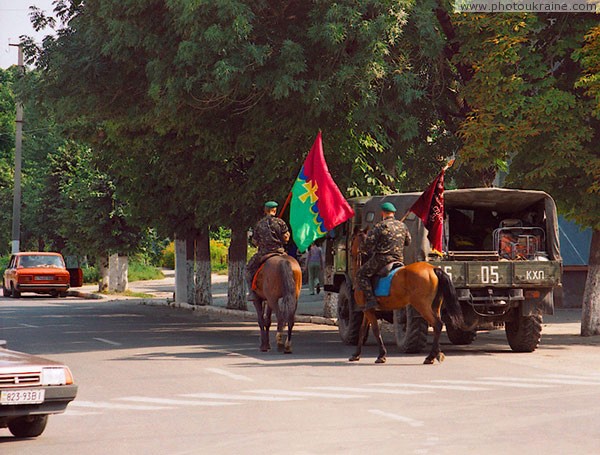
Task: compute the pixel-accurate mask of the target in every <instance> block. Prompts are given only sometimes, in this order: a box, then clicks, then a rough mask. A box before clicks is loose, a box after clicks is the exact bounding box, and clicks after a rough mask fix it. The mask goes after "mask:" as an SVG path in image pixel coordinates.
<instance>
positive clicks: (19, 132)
mask: <svg viewBox="0 0 600 455" xmlns="http://www.w3.org/2000/svg"><path fill="white" fill-rule="evenodd" d="M9 46H15V47H17V49H18V50H19V52H18V55H19V57H18V65H19V70H20V71H21V74H23V71H24V65H23V47H22V46H21V45H20V44H9ZM22 146H23V103H21V101H19V100H17V118H16V128H15V184H14V185H15V186H14V191H13V219H12V252H13V254H14V253H18V252H19V247H20V245H19V244H20V241H21V161H22V157H21V156H22Z"/></svg>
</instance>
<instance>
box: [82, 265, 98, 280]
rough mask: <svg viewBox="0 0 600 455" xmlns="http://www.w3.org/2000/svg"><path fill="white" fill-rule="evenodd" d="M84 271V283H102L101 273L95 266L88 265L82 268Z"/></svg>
mask: <svg viewBox="0 0 600 455" xmlns="http://www.w3.org/2000/svg"><path fill="white" fill-rule="evenodd" d="M81 270H82V271H83V282H84V283H97V282H98V281H100V273H99V272H98V268H97V267H96V266H95V265H86V266H84V267H81Z"/></svg>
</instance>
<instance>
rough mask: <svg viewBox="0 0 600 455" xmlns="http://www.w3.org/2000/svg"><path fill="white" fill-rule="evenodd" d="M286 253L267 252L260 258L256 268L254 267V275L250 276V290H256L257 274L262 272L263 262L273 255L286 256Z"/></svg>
mask: <svg viewBox="0 0 600 455" xmlns="http://www.w3.org/2000/svg"><path fill="white" fill-rule="evenodd" d="M286 255H287V253H278V252H274V253H267V254H265V255H264V256H262V257H261V258H260V262H259V266H258V269H256V273H255V274H254V277H253V278H252V290H253V291H256V289H257V278H258V274H259V273H260V272H262V269H263V267H264V266H265V263H266V262H267V261H268V260H269V259H271V258H272V257H274V256H286Z"/></svg>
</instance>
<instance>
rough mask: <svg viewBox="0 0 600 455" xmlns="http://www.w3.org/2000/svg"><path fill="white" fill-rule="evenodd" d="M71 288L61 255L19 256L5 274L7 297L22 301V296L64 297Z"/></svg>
mask: <svg viewBox="0 0 600 455" xmlns="http://www.w3.org/2000/svg"><path fill="white" fill-rule="evenodd" d="M69 286H70V274H69V271H68V270H67V269H66V267H65V261H64V259H63V257H62V255H61V254H59V253H45V252H28V253H15V254H13V255H12V256H11V257H10V262H9V263H8V267H7V268H6V271H5V272H4V281H3V283H2V289H3V291H4V295H5V296H13V297H14V298H19V297H21V293H22V292H35V293H37V294H50V295H52V296H54V297H58V296H61V297H64V296H66V295H67V289H69Z"/></svg>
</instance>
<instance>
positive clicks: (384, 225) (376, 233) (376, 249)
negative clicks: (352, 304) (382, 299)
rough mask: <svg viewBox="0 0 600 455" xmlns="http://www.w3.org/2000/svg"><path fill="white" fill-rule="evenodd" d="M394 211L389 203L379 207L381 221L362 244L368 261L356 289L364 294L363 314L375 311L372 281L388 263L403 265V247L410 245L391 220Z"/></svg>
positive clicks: (400, 225) (400, 224)
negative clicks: (373, 309) (401, 263)
mask: <svg viewBox="0 0 600 455" xmlns="http://www.w3.org/2000/svg"><path fill="white" fill-rule="evenodd" d="M395 213H396V207H395V206H394V204H392V203H391V202H384V203H383V204H381V217H382V218H383V219H382V220H381V221H380V222H379V223H377V224H376V225H375V226H374V227H373V229H371V230H370V231H369V233H368V235H367V239H366V240H365V244H364V252H365V253H367V255H368V256H369V259H368V260H367V261H366V262H365V263H364V264H363V265H362V266H361V267H360V269H358V273H357V275H356V278H357V280H356V281H357V285H358V288H359V289H360V290H361V291H363V292H364V294H365V302H366V304H365V308H364V309H365V310H369V309H372V308H375V307H376V306H377V299H376V298H375V295H374V294H373V286H372V285H371V278H372V277H373V276H374V275H375V274H376V273H377V272H379V270H381V269H382V268H383V267H385V266H386V265H387V264H389V263H390V262H404V247H405V246H408V245H409V244H410V240H411V238H410V233H409V232H408V228H407V227H406V224H404V223H403V222H402V221H399V220H397V219H396V218H395V217H394V214H395Z"/></svg>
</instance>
